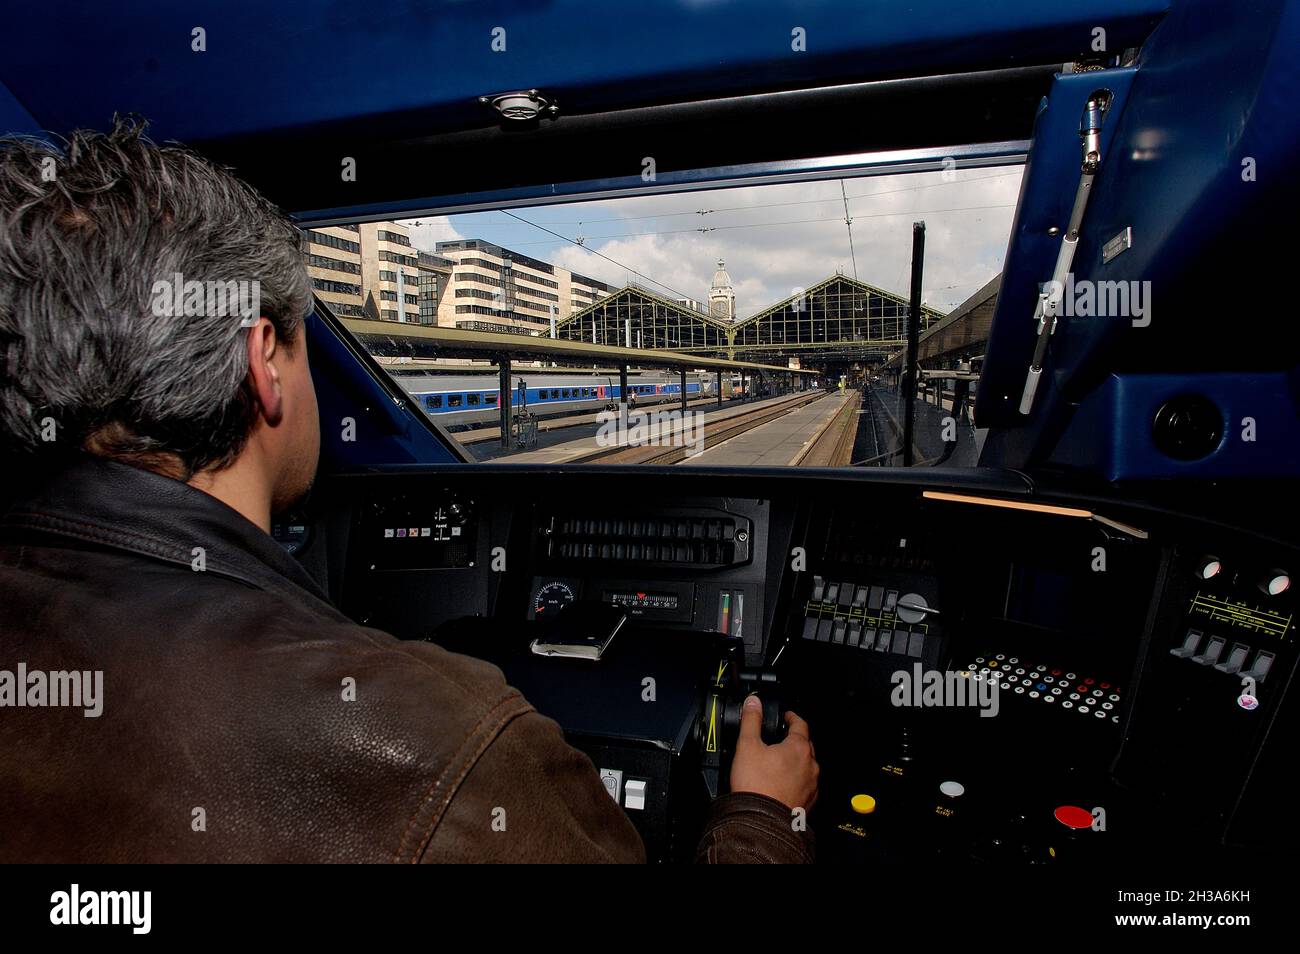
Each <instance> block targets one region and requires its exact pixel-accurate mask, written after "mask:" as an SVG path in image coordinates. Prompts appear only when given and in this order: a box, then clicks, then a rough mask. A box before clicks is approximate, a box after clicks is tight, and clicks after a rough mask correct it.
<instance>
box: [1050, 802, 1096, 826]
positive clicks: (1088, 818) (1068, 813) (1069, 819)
mask: <svg viewBox="0 0 1300 954" xmlns="http://www.w3.org/2000/svg"><path fill="white" fill-rule="evenodd" d="M1053 814H1055V815H1056V820H1057V821H1059V822H1060V823H1061V824H1062V825H1064V826H1065V827H1066V828H1075V829H1080V828H1091V827H1092V812H1090V811H1088V810H1087V809H1085V808H1080V807H1079V806H1078V805H1062V806H1061V807H1060V808H1058V809H1057V810H1056V811H1055V812H1054V813H1053Z"/></svg>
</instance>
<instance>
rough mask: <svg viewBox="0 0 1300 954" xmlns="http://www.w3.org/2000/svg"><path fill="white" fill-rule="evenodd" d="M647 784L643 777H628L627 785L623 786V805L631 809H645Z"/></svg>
mask: <svg viewBox="0 0 1300 954" xmlns="http://www.w3.org/2000/svg"><path fill="white" fill-rule="evenodd" d="M648 785H649V782H647V781H646V780H645V779H643V778H630V779H628V780H627V786H626V787H625V788H624V796H623V807H624V808H628V809H631V810H633V811H645V799H646V787H647V786H648Z"/></svg>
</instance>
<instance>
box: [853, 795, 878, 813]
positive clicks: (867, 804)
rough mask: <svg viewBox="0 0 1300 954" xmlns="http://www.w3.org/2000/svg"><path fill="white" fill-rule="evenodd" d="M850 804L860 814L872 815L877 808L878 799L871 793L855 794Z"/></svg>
mask: <svg viewBox="0 0 1300 954" xmlns="http://www.w3.org/2000/svg"><path fill="white" fill-rule="evenodd" d="M849 804H851V805H852V806H853V810H854V811H855V812H857V813H858V814H859V815H870V814H871V813H872V812H874V811H875V810H876V800H875V799H874V798H872V797H871V796H870V795H854V796H853V799H852V800H851V801H850V803H849Z"/></svg>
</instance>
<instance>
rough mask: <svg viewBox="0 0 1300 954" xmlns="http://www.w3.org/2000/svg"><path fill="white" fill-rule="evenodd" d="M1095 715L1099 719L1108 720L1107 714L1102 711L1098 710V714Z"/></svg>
mask: <svg viewBox="0 0 1300 954" xmlns="http://www.w3.org/2000/svg"><path fill="white" fill-rule="evenodd" d="M1095 714H1096V716H1097V718H1098V719H1104V718H1106V713H1104V712H1102V711H1101V710H1100V709H1098V710H1097V712H1096V713H1095Z"/></svg>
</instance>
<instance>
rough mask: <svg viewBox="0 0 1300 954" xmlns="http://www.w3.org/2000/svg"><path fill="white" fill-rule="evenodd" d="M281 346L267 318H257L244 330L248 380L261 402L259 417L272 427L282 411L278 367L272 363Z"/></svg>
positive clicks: (277, 421) (259, 402) (278, 421)
mask: <svg viewBox="0 0 1300 954" xmlns="http://www.w3.org/2000/svg"><path fill="white" fill-rule="evenodd" d="M282 347H283V346H282V345H281V343H280V340H279V339H278V338H277V337H276V335H275V326H274V325H272V324H271V322H270V321H269V320H268V319H266V318H258V319H257V324H255V325H253V326H252V327H251V328H249V329H248V380H249V382H250V383H251V384H252V386H253V395H254V397H255V398H256V399H257V403H258V404H259V405H261V408H262V416H263V417H264V418H266V423H268V424H270V425H271V426H272V427H275V426H276V425H277V424H279V423H280V419H281V417H282V416H283V414H284V396H283V394H282V392H281V382H280V369H279V368H278V367H277V366H276V363H275V362H276V359H277V358H278V357H279V355H280V353H281V349H282Z"/></svg>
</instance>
